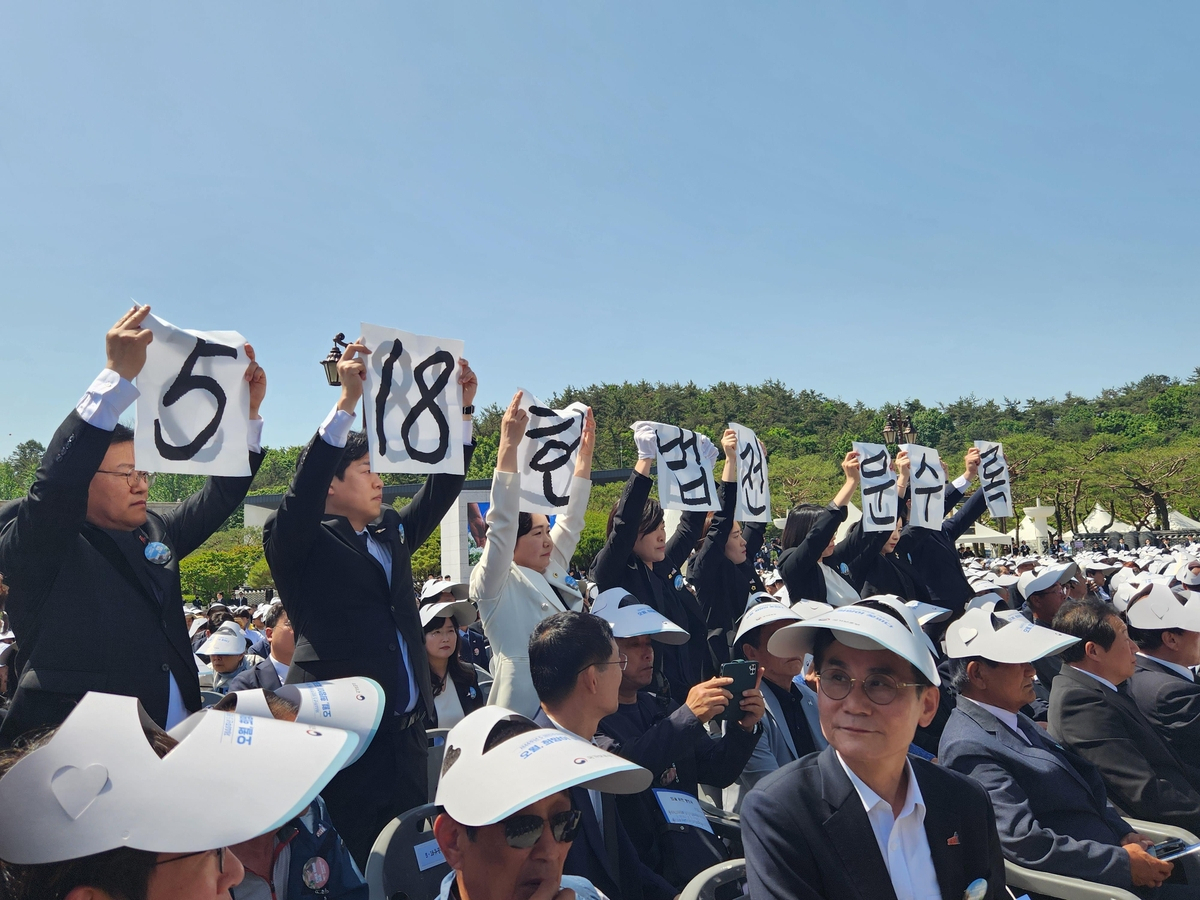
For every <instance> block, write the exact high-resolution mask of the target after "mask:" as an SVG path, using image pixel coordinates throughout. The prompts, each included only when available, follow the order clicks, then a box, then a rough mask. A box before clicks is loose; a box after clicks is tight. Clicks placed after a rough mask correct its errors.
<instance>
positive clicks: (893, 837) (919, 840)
mask: <svg viewBox="0 0 1200 900" xmlns="http://www.w3.org/2000/svg"><path fill="white" fill-rule="evenodd" d="M835 752H836V751H835ZM836 756H837V758H838V762H839V763H841V764H842V768H843V769H845V771H846V775H847V776H849V778H850V783H851V784H853V785H854V790H855V791H857V792H858V797H859V799H860V800H861V801H862V805H863V808H864V809H865V810H866V811H867V819H868V820H869V821H870V823H871V830H872V831H873V832H875V842H876V843H877V844H878V845H879V852H880V853H881V854H883V861H884V864H885V865H887V870H888V875H890V876H891V879H892V888H893V889H894V890H895V892H896V900H942V889H941V887H939V886H938V880H937V870H936V869H934V867H933V855H932V854H931V853H930V851H929V837H928V835H926V834H925V798H924V797H922V796H921V786H920V785H919V784H917V776H916V774H915V773H914V772H913V769H912V763H910V762H909V761H908V760H905V761H904V768H905V775H906V777H907V780H908V784H907V789H906V791H905V798H904V806H903V807H901V809H900V814H899V815H893V814H892V805H891V804H890V803H888V802H887V801H886V800H884V799H883V798H882V797H880V796H879V795H878V794H877V793H875V792H874V791H873V790H871V788H869V787H868V786H867V784H866V783H865V782H864V781H863V780H862V779H861V778H859V777H858V776H857V775H855V774H854V772H852V771H851V770H850V767H849V766H847V765H846V761H845V760H844V759H842V755H841V754H840V753H836Z"/></svg>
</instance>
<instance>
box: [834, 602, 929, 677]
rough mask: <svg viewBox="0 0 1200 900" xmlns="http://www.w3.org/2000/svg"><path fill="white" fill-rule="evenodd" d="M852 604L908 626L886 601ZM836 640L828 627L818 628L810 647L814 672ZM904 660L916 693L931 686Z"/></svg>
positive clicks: (924, 675) (917, 670)
mask: <svg viewBox="0 0 1200 900" xmlns="http://www.w3.org/2000/svg"><path fill="white" fill-rule="evenodd" d="M854 605H855V606H865V607H866V608H867V609H873V610H875V612H881V613H885V614H886V615H889V616H891V617H892V618H894V619H896V620H898V621H899V622H900V623H901V624H902V625H903V626H904V627H905V628H908V623H907V622H905V621H904V616H902V615H900V613H898V612H896V610H894V609H892V608H891V607H890V606H888V605H887V604H886V603H883V602H881V601H879V600H874V599H868V600H860V601H859V602H858V603H855V604H854ZM836 640H837V636H836V635H835V634H834V633H833V631H832V630H831V629H829V628H821V629H818V631H817V634H816V637H814V638H813V648H812V658H813V671H814V672H820V671H821V664H822V663H823V662H824V661H825V651H826V650H828V649H829V647H830V646H831V645H832V644H833V642H834V641H836ZM896 655H897V656H899V655H900V654H896ZM900 658H901V659H904V657H900ZM904 661H905V662H907V663H908V666H909V668H910V669H912V679H913V681H914V682H916V683H917V684H918V685H919V686H920V687H919V688H918V690H917V693H921V692H922V691H924V690H925V688H930V687H933V682H932V681H930V680H929V678H928V676H927V675H926V674H925V673H924V672H922V671H921V670H920V669H918V668H917V667H916V666H914V665H913V664H912V663H911V662H909V660H904Z"/></svg>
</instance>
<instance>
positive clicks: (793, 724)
mask: <svg viewBox="0 0 1200 900" xmlns="http://www.w3.org/2000/svg"><path fill="white" fill-rule="evenodd" d="M762 683H763V684H764V685H765V686H766V687H769V688H770V689H771V693H772V694H774V695H775V699H776V700H778V701H779V705H780V706H781V707H783V718H784V720H786V722H787V727H788V731H790V732H791V733H792V743H793V744H795V745H796V758H797V759H801V758H802V757H805V756H807V755H808V754H810V753H816V752H817V744H816V741H814V740H813V736H812V732H811V731H809V729H808V717H807V716H805V715H804V707H803V706H802V701H801V697H800V688H798V687H796V686H795V685H794V684H793V685H791V686H790V689H789V688H782V687H780V686H779V685H777V684H775V682H773V681H768V680H767V679H766V678H764V679H763V680H762Z"/></svg>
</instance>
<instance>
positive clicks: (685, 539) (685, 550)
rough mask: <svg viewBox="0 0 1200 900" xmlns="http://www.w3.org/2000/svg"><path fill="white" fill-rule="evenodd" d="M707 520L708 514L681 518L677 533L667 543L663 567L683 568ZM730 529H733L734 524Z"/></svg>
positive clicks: (685, 515) (676, 527) (701, 513)
mask: <svg viewBox="0 0 1200 900" xmlns="http://www.w3.org/2000/svg"><path fill="white" fill-rule="evenodd" d="M707 518H708V513H706V512H685V513H684V514H683V515H682V516H680V517H679V524H678V525H676V526H675V533H674V534H672V535H671V537H670V539H669V540H668V541H667V552H666V556H665V557H664V558H663V562H662V565H664V566H666V567H667V568H668V569H680V568H683V564H684V563H685V562H687V558H688V557H689V556H691V555H692V550H693V549H695V547H696V541H698V540H700V531H701V529H702V528H704V520H705V519H707ZM730 527H731V528H732V527H733V526H732V523H731V524H730Z"/></svg>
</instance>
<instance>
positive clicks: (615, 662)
mask: <svg viewBox="0 0 1200 900" xmlns="http://www.w3.org/2000/svg"><path fill="white" fill-rule="evenodd" d="M591 665H592V666H596V667H597V668H600V667H602V666H620V667H621V671H622V672H624V671H625V667H626V666H627V665H629V657H628V656H626V655H625V654H624V653H621V654H619V655H618V656H617V658H616V659H606V660H603V661H602V662H596V663H592V664H591ZM588 668H591V666H584V667H583V669H588ZM583 669H580V670H579V671H580V672H582V671H583ZM575 674H577V675H578V674H579V673H578V672H576V673H575Z"/></svg>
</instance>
